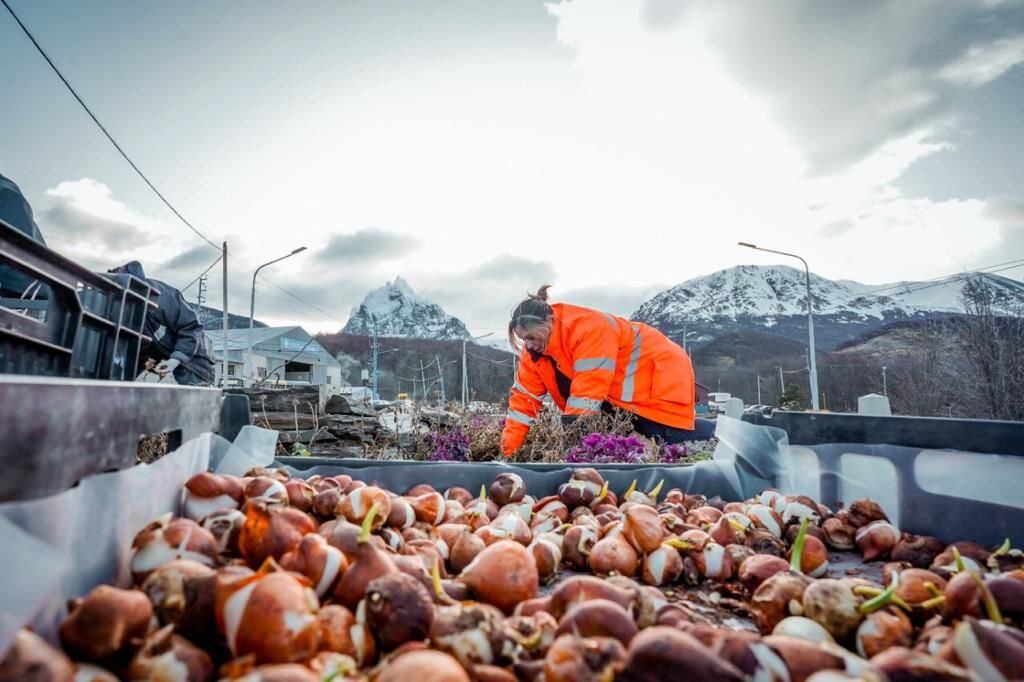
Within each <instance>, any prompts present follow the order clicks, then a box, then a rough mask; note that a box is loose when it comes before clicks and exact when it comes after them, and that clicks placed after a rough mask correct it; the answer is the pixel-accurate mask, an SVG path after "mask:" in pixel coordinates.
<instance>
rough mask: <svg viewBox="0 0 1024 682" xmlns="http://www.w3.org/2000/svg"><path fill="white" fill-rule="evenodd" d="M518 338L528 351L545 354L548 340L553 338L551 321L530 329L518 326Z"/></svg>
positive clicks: (531, 326) (516, 330)
mask: <svg viewBox="0 0 1024 682" xmlns="http://www.w3.org/2000/svg"><path fill="white" fill-rule="evenodd" d="M515 332H516V336H518V337H519V338H520V339H521V340H522V342H523V345H524V346H526V349H527V350H529V351H532V352H534V353H543V352H544V349H545V348H547V347H548V339H550V338H551V320H548V321H547V322H540V323H538V324H535V325H530V326H529V327H523V326H522V325H516V329H515Z"/></svg>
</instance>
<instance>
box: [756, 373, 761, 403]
mask: <svg viewBox="0 0 1024 682" xmlns="http://www.w3.org/2000/svg"><path fill="white" fill-rule="evenodd" d="M757 404H758V405H760V404H761V375H760V374H758V375H757Z"/></svg>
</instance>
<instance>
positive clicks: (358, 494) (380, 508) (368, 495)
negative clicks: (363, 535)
mask: <svg viewBox="0 0 1024 682" xmlns="http://www.w3.org/2000/svg"><path fill="white" fill-rule="evenodd" d="M431 492H432V491H431ZM425 494H428V495H429V494H430V493H425ZM435 494H436V493H435ZM438 498H440V495H438ZM409 503H410V504H413V502H412V499H410V501H409ZM374 505H376V507H377V511H376V512H375V514H374V520H373V524H374V525H373V527H372V528H371V529H370V530H377V529H378V528H380V527H381V526H383V525H384V522H385V521H387V519H388V516H389V515H390V514H391V498H390V497H388V494H387V493H386V492H384V491H383V490H381V489H380V488H377V487H375V486H366V487H364V488H358V489H356V490H353V491H352V492H351V493H349V494H348V495H346V496H345V498H344V499H343V500H342V501H341V513H342V514H344V516H345V518H346V519H348V520H349V521H350V522H351V523H355V524H362V523H363V520H364V519H365V518H366V516H367V514H369V513H370V508H371V507H373V506H374ZM441 506H442V507H443V503H441ZM413 509H414V511H415V505H413ZM436 512H437V510H436V509H434V513H435V514H436ZM417 518H419V515H418V514H417ZM438 523H440V522H438Z"/></svg>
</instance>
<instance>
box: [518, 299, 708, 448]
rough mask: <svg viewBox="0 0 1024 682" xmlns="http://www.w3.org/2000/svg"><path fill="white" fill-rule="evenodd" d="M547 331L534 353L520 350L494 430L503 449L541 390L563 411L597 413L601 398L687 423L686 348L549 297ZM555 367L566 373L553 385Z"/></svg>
mask: <svg viewBox="0 0 1024 682" xmlns="http://www.w3.org/2000/svg"><path fill="white" fill-rule="evenodd" d="M551 308H552V310H553V311H554V312H553V315H554V320H553V322H552V325H551V337H550V339H549V340H548V346H547V348H546V349H545V350H544V353H543V354H542V355H541V356H540V357H539V358H538V359H537V360H534V359H533V356H532V355H531V354H530V352H529V351H527V350H525V349H524V350H523V352H522V354H521V356H520V362H519V372H518V374H517V376H516V381H515V384H514V385H513V386H512V391H511V396H510V397H509V403H508V414H507V415H506V418H505V429H504V431H503V432H502V437H501V450H502V452H503V453H504V454H505V455H506V456H508V455H511V454H512V453H513V452H515V451H516V450H517V449H518V448H519V446H520V445H522V444H523V440H524V439H525V438H526V434H527V432H528V431H529V430H530V426H532V425H533V423H534V421H535V420H536V418H537V414H538V412H539V411H540V406H541V401H542V400H543V397H544V395H545V394H549V395H550V396H551V398H552V399H553V400H554V401H555V404H556V405H558V407H559V409H561V410H562V412H563V413H565V414H576V415H579V414H587V413H589V412H597V411H600V409H601V404H602V403H604V402H609V403H611V404H612V405H614V406H615V407H619V408H621V409H623V410H628V411H630V412H633V413H635V414H638V415H640V416H641V417H646V418H647V419H650V420H652V421H655V422H658V423H659V424H665V425H668V426H674V427H676V428H680V429H693V420H694V403H695V400H694V398H695V396H694V378H693V367H692V365H691V364H690V358H689V356H687V354H686V352H685V351H684V350H683V349H682V348H680V347H679V346H678V345H677V344H675V343H674V342H672V341H671V340H669V339H668V337H666V336H665V335H664V334H662V333H661V332H659V331H658V330H657V329H654V328H653V327H649V326H647V325H646V324H643V323H641V322H633V321H631V320H626V319H623V318H621V317H616V316H614V315H609V314H608V313H603V312H600V311H598V310H591V309H589V308H581V307H579V306H574V305H567V304H565V303H555V304H553V305H552V306H551ZM555 367H557V368H558V371H560V372H561V373H562V374H564V375H565V376H566V377H568V378H569V379H570V380H571V386H570V390H569V395H562V393H561V391H560V390H559V388H558V381H557V379H556V373H555Z"/></svg>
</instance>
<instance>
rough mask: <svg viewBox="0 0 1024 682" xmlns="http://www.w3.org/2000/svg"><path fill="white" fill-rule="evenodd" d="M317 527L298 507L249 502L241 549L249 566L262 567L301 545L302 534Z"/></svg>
mask: <svg viewBox="0 0 1024 682" xmlns="http://www.w3.org/2000/svg"><path fill="white" fill-rule="evenodd" d="M316 529H317V524H316V522H315V521H314V520H313V519H312V517H310V516H309V515H308V514H305V513H303V512H300V511H299V510H298V509H292V508H291V507H277V506H268V505H266V504H263V503H261V502H250V503H249V504H248V505H247V507H246V510H245V523H244V524H243V525H242V529H241V531H239V535H238V549H239V551H240V552H241V553H242V557H243V558H244V559H245V560H246V562H247V563H248V564H249V566H251V567H259V566H261V565H262V564H263V562H264V561H266V559H267V558H270V557H272V558H274V559H275V560H277V559H280V558H281V557H282V556H284V554H285V553H286V552H289V551H291V550H292V549H294V548H295V547H297V546H298V544H299V542H301V541H302V536H304V535H305V534H306V533H312V532H315V531H316Z"/></svg>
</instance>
